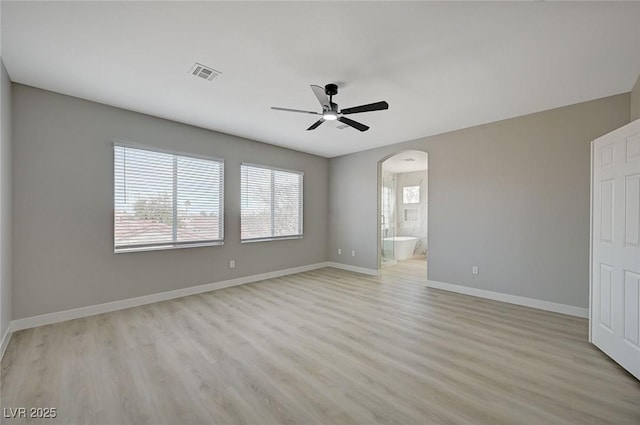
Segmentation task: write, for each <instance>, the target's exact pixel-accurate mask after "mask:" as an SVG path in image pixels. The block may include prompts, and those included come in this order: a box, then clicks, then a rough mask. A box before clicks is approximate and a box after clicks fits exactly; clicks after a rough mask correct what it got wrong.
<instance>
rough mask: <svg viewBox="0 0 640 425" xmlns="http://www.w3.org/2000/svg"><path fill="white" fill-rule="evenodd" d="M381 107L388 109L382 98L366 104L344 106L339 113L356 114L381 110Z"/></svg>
mask: <svg viewBox="0 0 640 425" xmlns="http://www.w3.org/2000/svg"><path fill="white" fill-rule="evenodd" d="M383 109H389V104H388V103H387V102H385V101H384V100H383V101H382V102H376V103H370V104H368V105H361V106H354V107H353V108H346V109H343V110H341V111H340V113H341V114H345V115H348V114H357V113H358V112H371V111H382V110H383Z"/></svg>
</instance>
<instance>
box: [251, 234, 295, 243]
mask: <svg viewBox="0 0 640 425" xmlns="http://www.w3.org/2000/svg"><path fill="white" fill-rule="evenodd" d="M291 239H302V235H296V236H282V237H279V238H259V239H245V240H241V241H240V243H254V242H272V241H286V240H291Z"/></svg>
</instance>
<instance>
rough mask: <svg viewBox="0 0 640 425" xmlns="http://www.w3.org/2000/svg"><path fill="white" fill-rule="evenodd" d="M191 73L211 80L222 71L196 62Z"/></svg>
mask: <svg viewBox="0 0 640 425" xmlns="http://www.w3.org/2000/svg"><path fill="white" fill-rule="evenodd" d="M189 73H190V74H191V75H195V76H196V77H200V78H202V79H204V80H207V81H211V80H213V79H214V78H216V77H217V76H219V75H220V74H222V72H220V71H216V70H215V69H213V68H209V67H208V66H204V65H202V64H201V63H196V64H195V65H193V66H192V67H191V71H189Z"/></svg>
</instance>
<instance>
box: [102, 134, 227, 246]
mask: <svg viewBox="0 0 640 425" xmlns="http://www.w3.org/2000/svg"><path fill="white" fill-rule="evenodd" d="M118 147H120V148H125V149H137V150H143V151H147V152H152V153H158V154H165V155H173V156H174V161H175V160H176V159H177V157H184V158H192V159H199V160H204V161H212V162H218V163H219V166H220V188H219V189H220V196H219V205H220V207H219V214H220V215H219V220H220V225H219V233H220V237H219V239H210V240H205V239H203V240H199V241H177V240H172V241H171V242H167V243H164V242H160V243H148V244H137V245H120V246H118V245H116V238H115V230H116V214H115V212H116V155H115V150H116V148H118ZM111 152H112V154H113V157H112V166H113V169H112V175H113V181H112V183H113V191H112V193H113V198H112V201H113V205H112V207H113V229H112V232H111V234H112V236H113V252H114V254H121V253H127V252H146V251H164V250H172V249H185V248H198V247H206V246H220V245H224V237H225V234H224V222H225V207H224V196H225V195H224V188H225V169H224V165H225V164H224V159H222V158H217V157H213V156H207V155H199V154H193V153H188V152H182V151H176V150H172V149H166V148H159V147H155V146H148V145H141V144H137V143H130V142H124V141H121V140H114V141H113V142H112V151H111ZM174 164H175V162H174ZM176 183H177V181H176V182H174V184H176ZM175 196H176V195H175V194H174V195H173V197H175ZM173 201H174V202H175V199H173ZM173 215H174V217H173V222H174V223H177V217H178V212H177V205H173Z"/></svg>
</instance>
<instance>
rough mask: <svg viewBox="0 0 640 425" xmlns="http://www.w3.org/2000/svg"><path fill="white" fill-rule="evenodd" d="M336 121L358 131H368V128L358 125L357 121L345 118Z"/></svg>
mask: <svg viewBox="0 0 640 425" xmlns="http://www.w3.org/2000/svg"><path fill="white" fill-rule="evenodd" d="M338 121H340V122H342V123H345V124H346V125H349V126H351V127H353V128H355V129H356V130H360V131H367V130H369V127H367V126H366V125H364V124H360V123H359V122H358V121H354V120H352V119H349V118H345V117H340V118H338Z"/></svg>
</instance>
